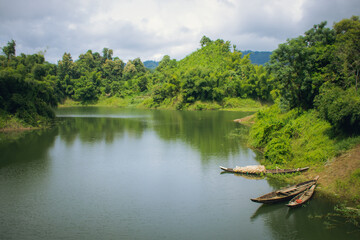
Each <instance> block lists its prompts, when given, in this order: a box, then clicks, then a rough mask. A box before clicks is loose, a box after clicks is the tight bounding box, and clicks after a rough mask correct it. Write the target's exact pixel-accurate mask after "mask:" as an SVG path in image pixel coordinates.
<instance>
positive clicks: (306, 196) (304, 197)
mask: <svg viewBox="0 0 360 240" xmlns="http://www.w3.org/2000/svg"><path fill="white" fill-rule="evenodd" d="M315 187H316V183H315V184H314V185H312V186H311V187H310V188H308V189H306V190H305V191H304V192H302V193H299V194H298V195H296V196H295V197H293V198H292V199H291V200H290V201H289V203H288V204H286V206H288V207H299V206H301V205H303V204H304V203H306V202H307V201H309V200H310V198H311V197H312V195H313V194H314V192H315Z"/></svg>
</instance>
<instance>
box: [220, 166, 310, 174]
mask: <svg viewBox="0 0 360 240" xmlns="http://www.w3.org/2000/svg"><path fill="white" fill-rule="evenodd" d="M220 168H221V169H222V170H224V171H226V172H231V173H240V174H242V173H241V172H237V171H235V170H234V169H233V168H227V167H223V166H220ZM308 169H309V167H304V168H295V169H267V170H265V173H266V174H267V173H272V174H282V173H295V172H304V171H306V170H308ZM248 174H254V173H248Z"/></svg>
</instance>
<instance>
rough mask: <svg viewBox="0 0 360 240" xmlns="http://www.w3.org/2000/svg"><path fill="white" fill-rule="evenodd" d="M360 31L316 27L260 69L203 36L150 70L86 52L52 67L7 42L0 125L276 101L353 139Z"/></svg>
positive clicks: (353, 26) (348, 26) (358, 116)
mask: <svg viewBox="0 0 360 240" xmlns="http://www.w3.org/2000/svg"><path fill="white" fill-rule="evenodd" d="M359 25H360V22H359V18H358V17H352V18H350V19H344V20H342V21H340V22H338V23H335V24H334V26H333V28H328V27H326V23H325V22H324V23H321V24H319V25H315V26H314V27H313V28H312V29H310V30H309V31H307V32H306V33H305V34H304V35H301V36H299V37H298V38H294V39H289V40H288V41H287V42H286V43H283V44H280V45H279V47H278V49H276V50H275V51H274V52H273V53H272V55H271V60H270V62H269V63H267V64H266V65H265V66H262V65H257V64H253V63H252V62H251V60H250V58H251V53H249V54H247V55H245V54H243V53H242V52H241V51H239V50H237V49H236V46H235V45H231V43H230V42H229V41H224V40H222V39H218V40H211V39H209V38H208V37H206V36H204V37H202V39H201V40H200V48H199V49H198V50H196V51H195V52H193V53H191V54H190V55H188V56H187V57H185V58H184V59H182V60H180V61H176V60H175V59H171V58H170V56H167V55H166V56H164V57H163V59H162V60H161V61H160V62H159V64H158V66H157V67H156V68H155V69H154V70H151V71H150V70H149V69H148V68H146V67H145V66H144V64H143V62H142V61H141V60H140V59H139V58H136V59H134V60H129V61H128V62H127V63H126V64H125V62H124V61H122V60H121V59H120V58H118V57H113V50H112V49H109V48H104V49H103V51H102V53H98V52H92V51H91V50H88V51H87V52H86V53H83V54H80V56H79V57H78V59H77V60H75V61H74V60H73V57H72V56H71V54H70V53H64V55H63V57H62V59H61V60H60V61H58V63H57V64H51V63H48V62H46V61H45V58H44V55H43V53H41V52H40V53H36V54H33V55H25V54H20V55H18V56H16V42H15V41H14V40H11V41H10V42H8V43H7V45H6V46H4V47H2V52H3V55H1V56H0V115H1V123H0V124H1V125H2V126H4V122H5V120H9V119H12V118H14V117H15V118H16V119H19V120H20V121H21V122H23V123H24V124H28V125H32V126H40V125H42V124H46V122H48V120H49V119H52V118H54V112H53V109H54V108H55V107H56V106H57V104H59V103H63V102H64V101H65V100H66V99H71V100H73V101H76V102H80V103H82V104H91V103H96V102H97V101H98V100H99V99H106V98H136V97H140V98H141V102H140V105H141V106H142V107H147V108H159V107H160V108H161V107H164V106H166V107H167V108H174V109H178V110H181V109H189V108H191V107H192V108H193V109H198V110H201V109H219V108H231V107H233V108H236V107H237V105H238V104H239V99H253V100H256V101H260V102H267V103H272V102H276V103H277V104H275V105H276V106H278V107H279V109H280V110H279V111H281V112H284V111H291V110H292V109H297V110H296V111H297V112H300V111H309V110H312V109H314V110H316V111H317V114H318V115H319V117H321V118H322V119H324V120H326V121H327V122H329V123H330V124H331V126H333V127H334V128H335V129H337V130H339V131H342V132H345V133H352V132H357V133H358V132H359V128H360V125H359V124H360V109H359V107H360V105H359V103H360V102H359V101H360V100H359V91H358V81H359V80H358V78H359V68H360V62H359V45H360V44H359V36H360V35H359ZM151 64H154V63H151ZM153 66H154V65H153ZM4 119H5V120H4Z"/></svg>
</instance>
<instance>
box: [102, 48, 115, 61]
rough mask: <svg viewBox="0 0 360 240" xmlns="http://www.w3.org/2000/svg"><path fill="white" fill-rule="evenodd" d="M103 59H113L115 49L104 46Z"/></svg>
mask: <svg viewBox="0 0 360 240" xmlns="http://www.w3.org/2000/svg"><path fill="white" fill-rule="evenodd" d="M102 52H103V59H104V60H103V61H104V62H105V61H106V60H112V55H113V50H112V49H109V48H104V49H103V51H102Z"/></svg>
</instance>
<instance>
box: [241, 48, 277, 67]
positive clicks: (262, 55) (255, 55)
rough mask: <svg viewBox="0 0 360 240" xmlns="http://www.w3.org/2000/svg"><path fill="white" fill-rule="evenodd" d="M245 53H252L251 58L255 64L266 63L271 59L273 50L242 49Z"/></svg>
mask: <svg viewBox="0 0 360 240" xmlns="http://www.w3.org/2000/svg"><path fill="white" fill-rule="evenodd" d="M241 52H242V53H243V54H244V55H247V54H249V53H250V60H251V63H253V64H258V65H264V64H265V63H267V62H269V61H270V55H271V54H272V52H267V51H260V52H258V51H249V50H246V51H241Z"/></svg>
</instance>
